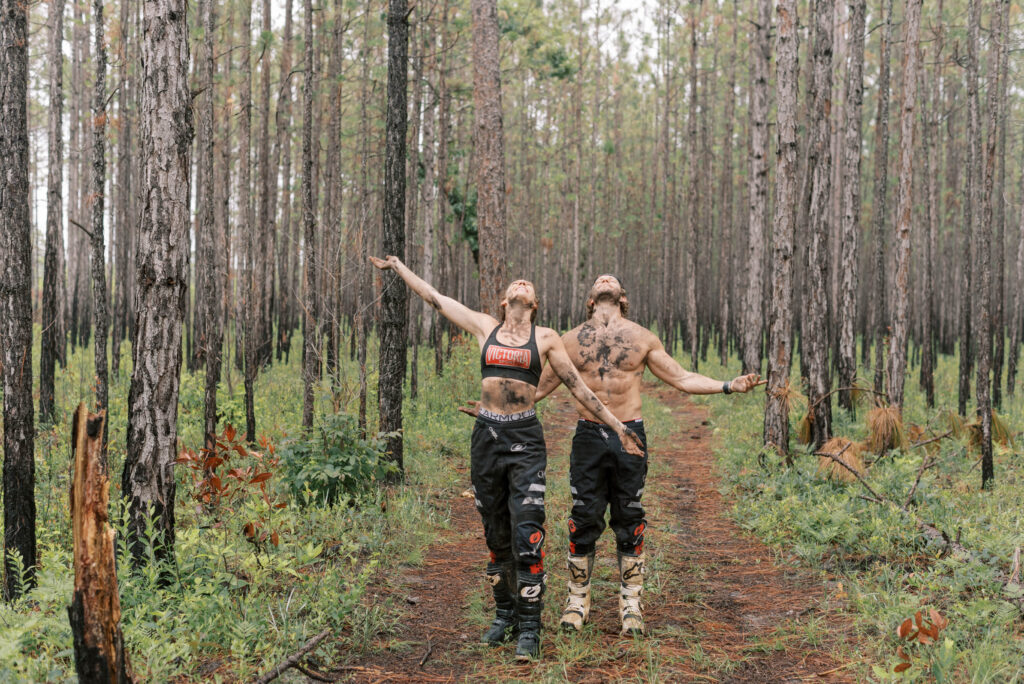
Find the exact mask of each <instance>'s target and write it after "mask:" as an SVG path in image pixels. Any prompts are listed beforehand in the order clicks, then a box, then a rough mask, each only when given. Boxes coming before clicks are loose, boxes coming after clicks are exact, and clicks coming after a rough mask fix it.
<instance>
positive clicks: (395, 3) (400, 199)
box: [378, 0, 504, 480]
mask: <svg viewBox="0 0 1024 684" xmlns="http://www.w3.org/2000/svg"><path fill="white" fill-rule="evenodd" d="M406 10H407V3H406V0H389V2H388V110H387V122H386V136H387V137H386V143H385V149H384V253H385V254H394V255H397V256H398V257H399V258H404V257H405V136H406V132H407V131H406V128H407V116H408V113H409V104H408V99H407V96H408V80H409V74H408V61H409V24H408V23H406V13H407V12H406ZM499 113H500V110H499ZM499 163H501V162H500V160H499ZM502 201H504V197H503V198H502ZM382 279H383V282H384V292H383V296H382V299H383V304H382V307H381V314H382V320H381V325H380V383H379V384H378V393H379V397H378V399H379V402H380V430H381V432H385V433H390V436H389V437H388V438H387V448H388V456H389V458H390V459H391V461H392V462H393V463H394V464H395V465H396V466H397V467H398V471H397V474H396V475H395V476H394V478H393V479H396V480H397V479H401V478H402V477H404V464H403V452H402V447H403V444H402V386H403V382H404V380H405V359H406V336H407V332H408V331H407V328H408V323H409V321H408V315H409V314H408V309H407V307H408V296H407V294H406V291H405V285H404V284H403V283H402V281H401V279H400V278H399V277H398V275H397V274H395V273H394V272H393V271H390V270H388V271H385V272H384V273H383V275H382Z"/></svg>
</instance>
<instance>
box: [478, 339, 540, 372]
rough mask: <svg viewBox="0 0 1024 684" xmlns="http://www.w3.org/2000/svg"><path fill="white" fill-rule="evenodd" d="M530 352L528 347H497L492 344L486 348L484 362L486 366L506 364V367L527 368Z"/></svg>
mask: <svg viewBox="0 0 1024 684" xmlns="http://www.w3.org/2000/svg"><path fill="white" fill-rule="evenodd" d="M530 359H531V353H530V350H529V349H514V348H511V347H499V346H498V345H496V344H492V345H491V346H490V347H488V348H487V355H486V356H485V357H484V363H486V364H487V365H488V366H506V367H508V368H529V367H530Z"/></svg>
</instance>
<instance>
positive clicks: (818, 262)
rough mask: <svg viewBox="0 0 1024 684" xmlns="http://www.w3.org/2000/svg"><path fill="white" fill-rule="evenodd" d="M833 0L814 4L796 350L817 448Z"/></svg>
mask: <svg viewBox="0 0 1024 684" xmlns="http://www.w3.org/2000/svg"><path fill="white" fill-rule="evenodd" d="M834 14H835V5H834V0H815V3H814V22H815V27H814V46H813V53H814V54H813V57H812V60H813V75H812V78H813V93H812V102H811V124H810V126H811V131H810V143H809V144H810V146H811V152H810V157H809V164H810V192H811V196H810V214H809V218H810V236H809V237H810V244H809V246H808V251H807V258H808V263H807V274H808V278H807V289H806V291H805V293H804V296H805V297H807V315H806V318H805V319H804V324H803V336H802V337H801V339H800V347H801V352H802V354H803V356H804V357H805V358H806V364H805V365H806V366H807V401H808V403H809V404H810V405H811V406H814V407H815V408H814V410H813V411H812V413H813V416H812V419H813V421H814V426H813V429H812V437H811V439H812V442H813V444H814V445H815V446H816V447H820V446H821V445H822V444H824V443H825V442H826V441H828V440H829V439H830V438H831V437H832V400H831V398H830V397H828V396H827V395H828V392H829V376H828V266H829V249H828V239H829V235H830V233H831V227H830V225H829V222H830V220H831V218H832V213H831V211H830V206H831V205H830V193H831V191H832V188H831V185H832V182H831V181H832V148H831V144H830V143H831V137H832V136H831V130H832V127H831V120H830V114H829V112H830V111H831V107H832V31H833V27H834V24H833V16H834Z"/></svg>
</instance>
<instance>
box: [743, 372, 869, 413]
mask: <svg viewBox="0 0 1024 684" xmlns="http://www.w3.org/2000/svg"><path fill="white" fill-rule="evenodd" d="M765 382H767V380H766V381H765ZM758 384H760V383H758ZM844 391H845V392H870V393H871V394H877V395H878V396H880V397H885V400H886V401H888V400H889V395H888V394H886V393H885V392H876V391H875V390H873V389H870V388H868V387H836V388H835V389H833V390H829V391H828V392H825V394H823V395H821V396H820V397H818V400H817V401H816V402H814V403H813V404H811V405H810V406H809V407H808V408H807V410H808V411H813V410H814V408H815V407H816V406H817V405H818V404H820V403H821V402H823V401H825V400H826V399H828V398H829V397H831V396H832V395H833V394H835V393H836V392H844Z"/></svg>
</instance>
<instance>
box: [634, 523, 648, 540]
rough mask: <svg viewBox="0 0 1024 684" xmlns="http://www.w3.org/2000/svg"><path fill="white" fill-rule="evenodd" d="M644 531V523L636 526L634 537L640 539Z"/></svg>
mask: <svg viewBox="0 0 1024 684" xmlns="http://www.w3.org/2000/svg"><path fill="white" fill-rule="evenodd" d="M644 529H645V525H644V524H643V523H640V524H639V525H637V526H636V529H635V530H633V536H634V537H639V536H640V535H641V534H643V533H644Z"/></svg>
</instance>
